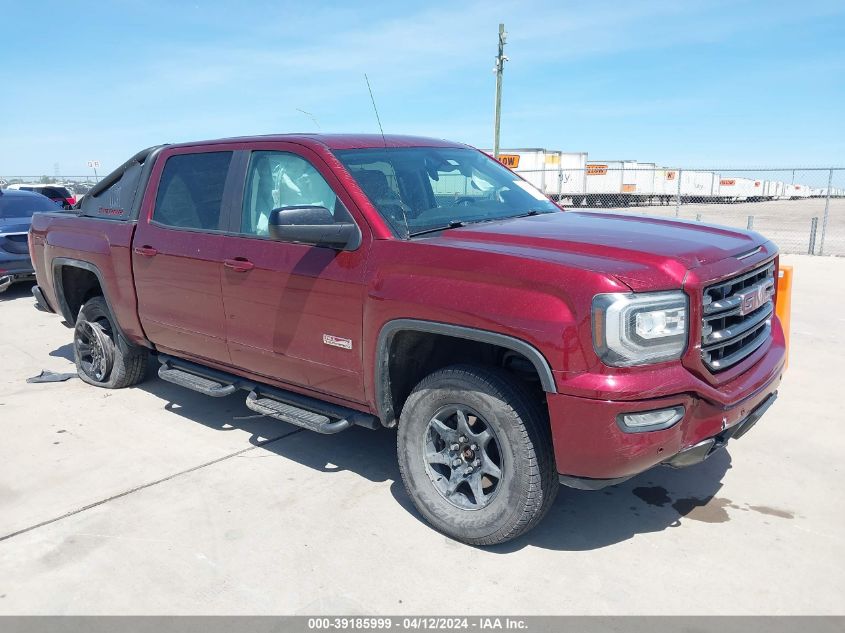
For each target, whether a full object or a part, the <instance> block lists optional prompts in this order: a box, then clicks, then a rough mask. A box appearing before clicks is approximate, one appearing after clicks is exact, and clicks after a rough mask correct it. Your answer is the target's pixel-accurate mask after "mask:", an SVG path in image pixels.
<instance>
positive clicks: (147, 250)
mask: <svg viewBox="0 0 845 633" xmlns="http://www.w3.org/2000/svg"><path fill="white" fill-rule="evenodd" d="M133 250H134V252H135V254H136V255H143V256H144V257H155V256H156V255H158V251H157V250H156V249H154V248H153V247H152V246H136V247H135V248H134V249H133Z"/></svg>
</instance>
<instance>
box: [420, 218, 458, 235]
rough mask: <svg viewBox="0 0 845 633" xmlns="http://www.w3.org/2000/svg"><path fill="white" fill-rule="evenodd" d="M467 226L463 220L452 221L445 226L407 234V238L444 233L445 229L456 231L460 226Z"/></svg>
mask: <svg viewBox="0 0 845 633" xmlns="http://www.w3.org/2000/svg"><path fill="white" fill-rule="evenodd" d="M467 224H469V222H464V221H463V220H452V221H451V222H449V224H447V225H446V226H437V227H435V228H433V229H423V230H422V231H414V232H413V233H408V237H416V236H417V235H425V234H426V233H437V232H438V231H445V230H446V229H457V228H460V227H462V226H466V225H467Z"/></svg>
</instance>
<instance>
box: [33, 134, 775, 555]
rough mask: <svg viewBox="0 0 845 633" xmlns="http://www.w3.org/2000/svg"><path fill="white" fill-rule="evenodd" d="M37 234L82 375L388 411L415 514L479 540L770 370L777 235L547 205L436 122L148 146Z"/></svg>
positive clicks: (759, 410)
mask: <svg viewBox="0 0 845 633" xmlns="http://www.w3.org/2000/svg"><path fill="white" fill-rule="evenodd" d="M29 241H30V249H31V254H32V260H33V262H34V265H35V269H36V273H37V282H38V285H37V286H36V287H35V288H34V290H33V292H34V295H35V298H36V303H37V307H39V308H40V309H42V310H47V311H50V312H55V313H58V314H60V315H61V316H62V317H63V318H64V321H65V324H66V325H68V326H69V327H71V328H73V349H74V357H75V360H76V365H77V368H78V372H79V376H80V378H81V379H82V380H84V381H85V382H87V383H90V384H91V385H95V386H98V387H103V388H107V389H116V388H121V387H128V386H130V385H134V384H136V383H138V382H139V381H141V380H142V379H143V378H144V375H145V368H146V367H147V364H148V362H147V361H148V358H149V356H150V355H154V356H156V357H157V359H158V361H159V363H160V365H159V369H158V375H159V377H160V378H161V379H163V380H167V381H170V382H173V383H176V384H178V385H182V386H184V387H186V388H188V389H193V390H195V391H198V392H200V393H203V394H206V395H208V396H212V397H217V396H227V395H230V394H233V393H235V392H237V391H243V392H246V406H247V407H249V408H250V409H252V410H253V411H256V412H258V413H260V414H263V415H265V416H269V417H271V418H275V419H278V420H281V421H284V422H287V423H290V424H294V425H299V426H301V427H304V428H306V429H310V430H312V431H316V432H318V433H340V432H342V431H345V430H347V429H350V428H351V427H353V426H361V427H365V428H367V429H378V428H380V427H387V428H396V429H397V452H398V461H399V468H400V472H401V476H402V479H403V481H404V484H405V486H406V488H407V491H408V494H409V495H410V497H411V499H412V500H413V502H414V504H415V505H416V507H417V508H418V510H419V512H420V513H422V515H423V516H424V517H425V518H426V519H427V520H428V521H429V522H430V523H431V524H432V525H433V526H434V527H435V528H436V529H438V530H440V531H442V532H443V533H445V534H447V535H449V536H451V537H453V538H455V539H458V540H461V541H464V542H466V543H470V544H476V545H486V544H493V543H501V542H503V541H506V540H508V539H511V538H514V537H516V536H518V535H520V534H522V533H524V532H525V531H527V530H529V529H530V528H531V527H533V526H534V525H536V524H537V523H538V522H539V521H540V519H541V518H542V517H543V515H544V513H545V512H546V511H547V510H548V508H549V507H550V505H551V504H552V502H553V501H554V499H555V496H556V494H557V492H558V489H559V488H560V485H559V484H561V483H562V484H565V485H567V486H571V487H575V488H581V489H590V490H593V489H599V488H602V487H604V486H608V485H613V484H616V483H619V482H621V481H624V480H626V479H628V478H630V477H633V476H634V475H637V474H638V473H641V472H643V471H645V470H647V469H649V468H652V467H654V466H657V465H659V464H664V465H669V466H674V467H682V466H689V465H691V464H696V463H699V462H701V461H703V460H704V459H706V458H707V457H708V456H709V455H711V454H712V453H713V452H714V451H717V450H719V449H720V448H722V447H723V446H724V445H725V444H726V442H727V441H728V440H729V439H736V438H739V437H740V436H742V435H744V434H745V433H746V432H747V431H748V430H749V429H750V428H751V427H752V426H753V425H754V424H755V423H756V422H757V420H758V419H759V418H760V416H761V415H763V413H764V412H765V411H766V409H768V407H769V406H770V405H771V404H772V402H773V401H774V399H775V397H776V390H777V387H778V384H779V382H780V380H781V374H782V372H783V368H784V354H785V345H784V336H783V331H782V329H781V326H780V323H779V321H778V319H777V317H776V315H775V301H776V298H777V297H776V284H775V279H776V275H777V269H778V251H777V248H776V247H775V245H774V244H773V243H772V242H770V241H767V240H766V239H765V238H764V237H762V236H761V235H759V234H757V233H753V232H748V231H742V230H735V229H729V228H724V227H716V226H708V225H705V224H701V223H698V222H695V223H693V222H681V221H670V220H664V219H656V218H647V217H640V216H622V215H612V214H597V213H577V212H570V211H564V210H563V209H561V208H559V207H558V206H557V205H555V204H554V203H553V202H552V201H550V200H549V199H548V198H546V197H545V196H544V195H543V194H542V193H540V192H539V191H537V190H536V189H535V188H534V187H533V186H532V185H530V184H529V183H528V182H526V181H525V180H523V179H521V178H520V177H519V176H518V175H516V174H514V173H513V172H511V171H510V170H508V169H507V168H506V167H504V166H503V165H501V164H499V163H498V162H497V161H495V160H493V159H492V158H490V157H489V156H487V155H486V154H484V153H482V152H480V151H478V150H476V149H473V148H471V147H467V146H465V145H461V144H457V143H451V142H446V141H440V140H432V139H426V138H415V137H406V136H386V137H382V136H371V135H306V134H301V135H279V136H260V137H248V138H247V137H245V138H234V139H224V140H215V141H206V142H198V143H185V144H179V145H162V146H158V147H152V148H149V149H146V150H144V151H142V152H139V153H138V154H136V155H135V156H133V157H132V158H131V159H130V160H129V161H127V162H126V163H124V164H123V165H122V166H121V167H119V168H118V169H117V170H115V171H114V172H113V173H111V174H110V175H109V176H107V177H106V178H105V179H104V180H103V181H102V182H100V183H99V184H98V185H97V186H96V187H94V189H92V190H91V192H90V193H89V195H87V196H85V198H84V199H83V200H82V202H81V203H80V204H78V205H77V208H76V210H75V212H73V213H64V214H59V213H46V214H37V215H36V216H35V218H34V219H33V222H32V229H31V231H30V234H29Z"/></svg>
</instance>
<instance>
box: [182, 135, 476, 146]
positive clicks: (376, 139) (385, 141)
mask: <svg viewBox="0 0 845 633" xmlns="http://www.w3.org/2000/svg"><path fill="white" fill-rule="evenodd" d="M253 141H255V142H258V141H287V142H289V143H300V144H302V145H306V146H314V145H322V146H324V147H327V148H328V149H366V148H377V147H467V146H466V145H464V144H463V143H455V142H453V141H446V140H443V139H436V138H427V137H424V136H406V135H402V134H385V135H384V136H382V135H381V134H308V133H302V134H267V135H258V136H238V137H233V138H222V139H215V140H207V141H192V142H188V143H175V144H174V145H172V146H171V147H195V146H197V145H215V144H220V143H249V142H253Z"/></svg>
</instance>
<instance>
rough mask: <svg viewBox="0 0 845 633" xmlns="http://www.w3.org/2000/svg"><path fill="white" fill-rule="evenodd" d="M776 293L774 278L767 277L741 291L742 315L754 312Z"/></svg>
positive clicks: (740, 308)
mask: <svg viewBox="0 0 845 633" xmlns="http://www.w3.org/2000/svg"><path fill="white" fill-rule="evenodd" d="M773 294H775V281H774V279H766V280H765V281H763V282H762V283H759V284H757V285H756V286H751V287H750V288H748V289H747V290H745V291H744V292H740V293H739V313H740V314H741V315H742V316H745V315H746V314H749V313H751V312H754V310H756V309H757V308H759V307H760V306H762V305H763V304H764V303H766V302H767V301H768V300H769V299H770V298H771V297H772V295H773Z"/></svg>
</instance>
